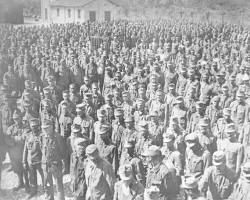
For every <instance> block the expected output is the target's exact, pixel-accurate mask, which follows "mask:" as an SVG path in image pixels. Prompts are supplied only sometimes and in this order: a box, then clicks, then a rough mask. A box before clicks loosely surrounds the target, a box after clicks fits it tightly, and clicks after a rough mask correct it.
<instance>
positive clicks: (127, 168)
mask: <svg viewBox="0 0 250 200" xmlns="http://www.w3.org/2000/svg"><path fill="white" fill-rule="evenodd" d="M119 176H120V178H121V180H120V181H118V182H116V183H115V189H114V198H113V200H133V199H143V192H144V187H143V185H142V184H141V183H140V182H138V181H136V179H134V174H133V167H132V165H129V164H126V165H121V166H120V168H119Z"/></svg>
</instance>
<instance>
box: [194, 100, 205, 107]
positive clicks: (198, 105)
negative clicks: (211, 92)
mask: <svg viewBox="0 0 250 200" xmlns="http://www.w3.org/2000/svg"><path fill="white" fill-rule="evenodd" d="M204 105H205V104H204V102H202V101H197V102H196V107H197V108H203V107H204Z"/></svg>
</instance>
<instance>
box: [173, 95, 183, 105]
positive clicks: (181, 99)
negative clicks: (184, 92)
mask: <svg viewBox="0 0 250 200" xmlns="http://www.w3.org/2000/svg"><path fill="white" fill-rule="evenodd" d="M182 102H183V97H182V96H178V97H176V98H175V100H174V104H179V103H182Z"/></svg>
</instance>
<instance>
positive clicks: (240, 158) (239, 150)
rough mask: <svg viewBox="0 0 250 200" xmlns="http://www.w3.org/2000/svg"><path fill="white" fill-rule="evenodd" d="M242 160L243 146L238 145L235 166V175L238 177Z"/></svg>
mask: <svg viewBox="0 0 250 200" xmlns="http://www.w3.org/2000/svg"><path fill="white" fill-rule="evenodd" d="M243 160H244V149H243V146H242V145H240V147H239V149H238V152H237V164H236V174H237V175H240V169H241V164H242V163H243Z"/></svg>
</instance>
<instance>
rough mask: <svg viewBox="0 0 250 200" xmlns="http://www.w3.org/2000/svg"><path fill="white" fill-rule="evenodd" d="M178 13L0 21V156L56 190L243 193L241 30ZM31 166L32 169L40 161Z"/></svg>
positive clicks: (167, 198) (189, 198)
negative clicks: (67, 186)
mask: <svg viewBox="0 0 250 200" xmlns="http://www.w3.org/2000/svg"><path fill="white" fill-rule="evenodd" d="M249 36H250V35H249V31H248V30H247V29H245V28H244V27H241V26H238V25H231V24H206V23H198V22H196V23H194V22H188V21H175V20H161V19H159V20H154V21H150V20H148V21H147V20H145V21H112V22H103V23H102V22H93V23H83V24H64V25H58V24H52V25H49V26H29V27H27V26H18V27H13V26H11V25H2V26H1V27H0V41H1V43H0V44H1V49H0V80H1V81H2V83H1V88H0V93H1V96H0V98H1V101H0V103H1V105H0V106H1V109H0V116H1V117H0V119H1V122H0V133H1V134H0V137H1V139H0V152H1V155H0V163H1V164H2V161H3V160H4V159H5V157H6V155H7V154H8V155H9V158H10V161H11V170H13V171H14V172H15V173H16V175H17V177H18V185H17V187H16V188H14V190H15V191H17V190H19V189H21V188H25V190H26V192H27V193H28V198H32V197H34V196H35V195H37V193H38V184H37V174H39V176H40V177H41V180H42V186H43V187H42V188H43V190H44V193H45V196H46V199H48V200H53V199H54V187H53V181H55V184H56V189H57V197H58V200H64V199H65V194H64V185H63V176H64V175H66V174H70V177H71V190H72V195H73V196H74V199H75V200H112V199H113V200H125V199H126V200H143V199H144V200H151V199H152V200H153V199H155V200H156V199H157V200H177V199H183V200H195V199H200V200H202V199H207V200H226V199H227V200H231V199H232V200H249V199H250V192H249V188H250V159H249V158H250V156H249V152H250V151H249V145H250V37H249ZM37 172H38V173H37Z"/></svg>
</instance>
